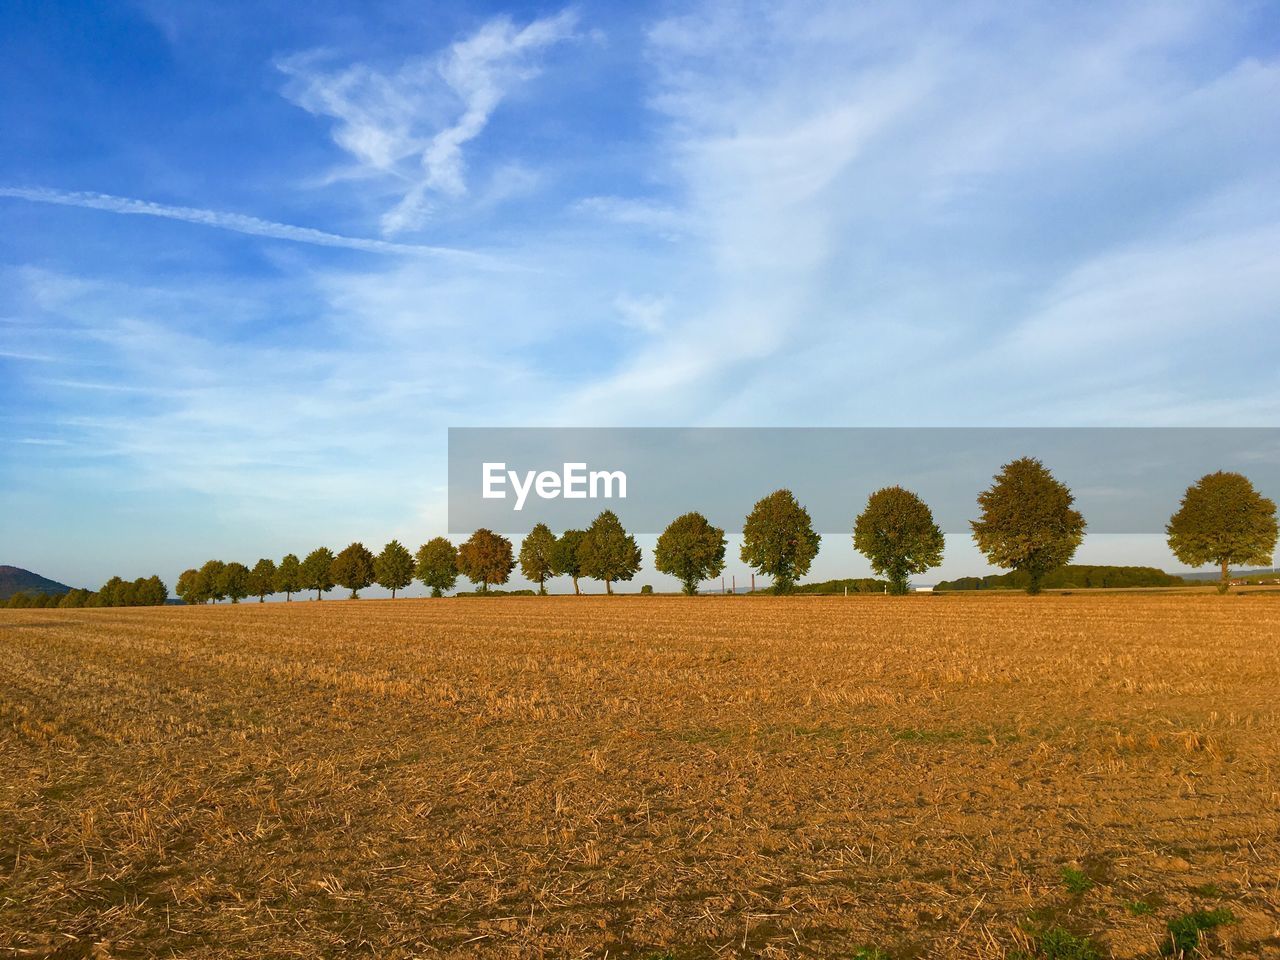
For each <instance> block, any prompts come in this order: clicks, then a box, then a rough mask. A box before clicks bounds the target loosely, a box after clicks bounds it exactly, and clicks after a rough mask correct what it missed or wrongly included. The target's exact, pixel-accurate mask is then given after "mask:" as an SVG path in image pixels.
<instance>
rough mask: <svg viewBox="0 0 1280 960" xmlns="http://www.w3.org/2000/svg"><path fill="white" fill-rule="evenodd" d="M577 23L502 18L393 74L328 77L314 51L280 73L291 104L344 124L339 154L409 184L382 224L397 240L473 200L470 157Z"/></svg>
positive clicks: (565, 16) (291, 60) (358, 71)
mask: <svg viewBox="0 0 1280 960" xmlns="http://www.w3.org/2000/svg"><path fill="white" fill-rule="evenodd" d="M577 19H578V18H577V14H576V13H575V12H574V11H572V10H564V11H561V12H560V13H558V14H556V15H554V16H550V17H543V18H541V19H537V20H534V21H533V22H531V23H529V24H527V25H525V26H523V27H518V26H517V25H516V24H514V23H513V22H512V21H511V19H510V18H509V17H505V16H502V17H496V18H494V19H493V20H490V21H488V22H487V23H485V24H484V25H483V26H481V27H480V29H479V30H477V31H476V32H475V33H474V34H472V35H471V36H470V37H467V38H466V39H463V40H459V41H457V42H456V43H454V44H452V45H451V46H450V47H449V48H448V49H447V50H445V51H444V52H442V53H441V54H439V55H436V56H432V57H425V58H418V59H414V60H411V61H409V62H407V63H404V64H403V65H401V66H400V67H399V68H398V69H396V70H394V71H389V72H384V71H380V70H376V69H374V68H372V67H369V66H367V65H364V64H356V65H353V66H349V67H346V68H343V69H340V70H336V71H328V70H326V69H325V67H324V65H323V64H324V57H322V56H321V55H319V54H317V53H314V52H313V53H307V54H303V55H298V56H293V57H288V58H285V59H282V60H280V61H279V63H278V64H277V66H278V67H279V69H280V70H281V71H282V72H284V73H285V74H286V75H287V76H288V77H289V78H290V82H289V83H288V85H287V86H286V88H285V94H286V95H287V96H288V97H289V98H290V99H292V100H293V101H294V102H295V103H297V104H298V105H299V106H300V107H302V108H303V109H305V110H307V111H309V112H310V113H313V114H317V115H320V116H327V117H332V118H333V119H334V120H336V121H337V122H336V124H335V125H334V130H333V138H334V142H335V143H337V144H338V146H340V147H342V148H343V149H344V150H346V151H347V152H348V153H350V154H351V155H352V157H354V158H355V160H356V161H357V162H358V163H360V164H362V165H364V166H365V167H367V168H369V170H370V171H371V172H376V173H379V174H383V175H387V176H390V177H393V178H395V179H396V180H398V181H400V182H401V184H402V186H401V198H400V200H399V201H398V202H397V203H396V204H395V205H394V206H393V207H392V208H391V209H390V210H388V211H387V212H386V213H385V214H384V215H383V217H382V229H383V231H384V232H385V233H387V234H396V233H400V232H403V231H406V230H412V229H414V228H416V227H418V226H420V225H421V224H422V223H423V221H424V220H425V219H426V217H427V214H428V213H429V211H430V206H431V203H432V201H433V198H436V197H443V198H458V197H461V196H463V195H464V194H466V193H467V178H466V161H465V157H464V150H463V148H464V147H466V145H467V144H469V143H470V142H471V141H473V140H475V139H476V138H477V137H478V136H479V135H480V134H481V133H482V132H483V131H484V129H485V127H486V126H487V125H488V123H489V119H490V117H491V116H492V115H493V112H494V111H495V110H496V109H497V108H498V106H499V105H500V104H501V103H502V101H503V100H504V99H506V98H507V97H508V96H509V95H510V93H511V91H512V90H513V89H515V88H516V87H517V86H518V85H520V84H521V83H523V82H526V81H528V80H530V79H531V78H533V77H535V76H536V75H537V74H538V72H539V66H538V64H537V62H536V55H537V54H539V53H541V52H543V51H545V50H546V49H547V48H549V47H551V46H553V45H555V44H557V43H560V42H562V41H564V40H567V39H570V38H572V37H574V36H575V35H576V34H575V30H576V26H577ZM415 162H416V166H417V169H416V170H415V169H412V167H413V165H414V163H415Z"/></svg>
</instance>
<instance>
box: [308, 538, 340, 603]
mask: <svg viewBox="0 0 1280 960" xmlns="http://www.w3.org/2000/svg"><path fill="white" fill-rule="evenodd" d="M302 586H303V588H304V589H306V590H314V591H315V592H316V599H317V600H323V599H324V597H323V596H322V595H323V594H325V593H328V592H329V591H330V590H332V589H333V551H332V550H330V549H329V548H328V547H316V549H314V550H312V551H311V552H310V553H308V554H307V557H306V559H305V560H303V561H302Z"/></svg>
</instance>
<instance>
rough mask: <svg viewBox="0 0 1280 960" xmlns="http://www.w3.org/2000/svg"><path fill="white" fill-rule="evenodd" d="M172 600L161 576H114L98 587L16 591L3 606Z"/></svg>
mask: <svg viewBox="0 0 1280 960" xmlns="http://www.w3.org/2000/svg"><path fill="white" fill-rule="evenodd" d="M168 599H169V588H168V587H166V586H165V585H164V581H163V580H161V579H160V578H159V577H158V576H154V575H153V576H150V577H139V578H138V579H137V580H123V579H121V578H120V577H112V578H111V579H110V580H108V581H107V582H106V583H104V584H103V585H102V587H101V588H100V589H98V590H82V589H80V588H78V587H77V588H76V589H74V590H68V591H67V592H66V593H15V594H14V595H13V596H12V597H10V598H9V599H8V600H7V601H6V600H0V606H4V607H9V608H11V609H13V608H24V609H35V608H41V607H158V606H160V605H161V604H163V603H164V602H165V601H166V600H168Z"/></svg>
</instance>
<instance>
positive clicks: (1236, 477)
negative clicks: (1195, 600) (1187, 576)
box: [1165, 470, 1277, 593]
mask: <svg viewBox="0 0 1280 960" xmlns="http://www.w3.org/2000/svg"><path fill="white" fill-rule="evenodd" d="M1165 533H1166V534H1167V535H1168V542H1169V549H1170V550H1172V551H1173V555H1174V556H1175V557H1177V558H1178V559H1179V560H1181V561H1182V562H1183V563H1185V564H1187V565H1188V566H1190V567H1202V566H1204V565H1205V564H1208V563H1215V564H1218V565H1219V566H1220V567H1221V568H1222V579H1221V580H1220V581H1219V583H1218V591H1219V592H1220V593H1226V592H1227V590H1228V589H1230V587H1231V566H1232V565H1233V564H1234V565H1237V566H1239V565H1245V564H1258V565H1263V564H1266V565H1270V564H1271V560H1272V556H1273V554H1274V553H1275V549H1276V539H1277V527H1276V505H1275V502H1274V501H1272V500H1269V499H1268V498H1266V497H1264V496H1262V494H1260V493H1258V491H1257V490H1255V489H1254V487H1253V484H1252V483H1250V482H1249V478H1248V477H1246V476H1244V475H1243V474H1239V473H1227V472H1224V471H1221V470H1219V471H1218V472H1217V473H1210V474H1206V475H1205V476H1203V477H1201V478H1200V479H1199V480H1197V481H1196V482H1195V483H1193V484H1192V485H1191V486H1190V487H1188V488H1187V492H1186V493H1185V494H1183V496H1182V503H1181V504H1180V506H1179V507H1178V511H1177V512H1176V513H1175V514H1174V515H1173V516H1172V517H1170V518H1169V523H1168V525H1167V526H1166V527H1165Z"/></svg>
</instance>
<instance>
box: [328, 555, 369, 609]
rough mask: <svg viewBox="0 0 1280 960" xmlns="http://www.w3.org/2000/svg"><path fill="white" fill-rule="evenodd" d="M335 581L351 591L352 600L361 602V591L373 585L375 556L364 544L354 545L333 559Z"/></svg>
mask: <svg viewBox="0 0 1280 960" xmlns="http://www.w3.org/2000/svg"><path fill="white" fill-rule="evenodd" d="M332 570H333V579H334V582H335V583H337V584H338V585H339V586H342V587H346V588H347V589H348V590H350V591H351V599H352V600H359V599H360V591H361V590H363V589H364V588H365V587H367V586H369V584H371V583H373V577H374V572H373V554H372V553H371V552H370V551H369V548H368V547H366V546H365V545H364V544H363V543H359V542H356V543H352V544H349V545H348V546H347V548H346V549H345V550H343V551H342V552H341V553H339V554H338V555H337V556H336V557H334V558H333V568H332Z"/></svg>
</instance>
